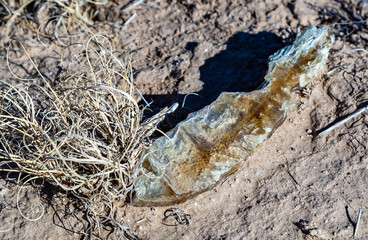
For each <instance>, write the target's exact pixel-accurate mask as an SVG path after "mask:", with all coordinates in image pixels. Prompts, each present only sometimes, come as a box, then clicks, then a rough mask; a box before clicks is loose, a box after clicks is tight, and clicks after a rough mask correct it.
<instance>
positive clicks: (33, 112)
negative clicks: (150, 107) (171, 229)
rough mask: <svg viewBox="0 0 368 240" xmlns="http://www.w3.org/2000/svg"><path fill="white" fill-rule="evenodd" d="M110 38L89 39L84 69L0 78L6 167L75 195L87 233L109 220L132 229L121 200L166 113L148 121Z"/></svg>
mask: <svg viewBox="0 0 368 240" xmlns="http://www.w3.org/2000/svg"><path fill="white" fill-rule="evenodd" d="M108 43H109V42H108V41H107V39H106V38H104V37H101V36H100V37H99V36H93V37H92V38H90V39H89V41H88V42H87V43H86V45H85V49H84V51H83V52H82V53H81V54H78V53H76V54H75V58H76V59H77V62H78V64H79V65H78V69H79V71H78V72H73V73H71V72H70V71H68V69H66V70H65V72H64V74H63V77H62V79H60V80H59V81H58V82H57V84H54V85H52V82H50V81H49V80H48V79H46V78H45V77H44V76H43V75H42V74H41V73H40V72H38V73H39V77H38V78H36V79H32V80H27V81H25V80H23V81H24V82H23V83H21V84H17V85H14V84H11V83H9V82H6V81H0V83H1V86H0V167H1V168H0V171H1V170H2V171H11V172H18V173H25V174H26V175H31V176H35V177H36V178H42V179H44V180H46V181H47V182H49V183H51V184H53V185H56V186H59V187H61V188H62V189H63V190H65V191H67V192H69V193H72V194H73V195H74V196H76V197H77V198H78V199H80V200H81V202H82V205H84V208H85V210H86V211H87V216H88V217H87V220H88V221H89V223H90V224H89V225H90V229H89V231H87V232H93V233H94V234H96V235H100V234H101V232H100V230H101V228H102V226H103V225H104V224H107V223H108V224H110V225H111V224H112V225H113V226H114V228H115V230H122V231H123V232H125V233H126V232H129V229H128V228H127V227H126V226H125V225H124V223H123V221H122V220H121V218H120V217H119V214H118V212H117V211H116V205H115V203H116V201H118V200H122V201H125V200H127V198H128V197H129V194H130V193H131V192H132V190H133V187H134V181H135V179H136V176H137V175H138V174H139V171H140V164H141V159H142V158H143V157H142V152H143V151H144V150H145V149H147V148H148V147H149V145H150V143H151V142H150V140H149V136H150V135H151V134H152V133H153V131H154V130H155V129H156V126H157V124H158V122H159V121H160V120H161V119H162V116H163V114H162V113H161V114H158V115H156V116H153V117H152V118H150V119H147V120H145V121H144V122H142V112H143V108H142V107H140V106H138V103H137V100H136V99H135V97H134V96H135V95H136V94H135V93H136V92H135V91H136V89H135V88H134V84H133V78H132V69H131V66H130V64H129V63H130V61H129V57H128V56H126V58H125V60H124V61H119V60H118V58H117V57H115V55H114V53H113V51H112V50H111V49H112V48H111V46H109V45H108ZM24 50H25V49H24ZM30 61H31V62H32V64H33V65H34V68H35V69H36V70H37V67H36V65H35V64H34V62H33V61H32V60H31V59H30ZM37 71H38V70H37ZM17 78H19V77H17ZM164 111H165V110H164Z"/></svg>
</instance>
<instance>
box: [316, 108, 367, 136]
mask: <svg viewBox="0 0 368 240" xmlns="http://www.w3.org/2000/svg"><path fill="white" fill-rule="evenodd" d="M367 109H368V105H366V106H365V107H362V108H360V109H358V110H356V111H355V112H353V113H351V114H349V115H348V116H346V117H345V118H344V119H342V120H340V121H338V122H336V123H334V124H332V125H331V126H329V127H327V128H326V129H325V130H323V131H321V132H320V133H318V136H322V135H324V134H326V133H328V132H330V131H332V130H334V129H335V128H337V127H340V126H341V125H342V124H344V123H346V122H348V121H349V120H351V119H352V118H354V117H356V116H358V115H359V114H361V113H363V112H365V111H366V110H367ZM317 132H319V131H317Z"/></svg>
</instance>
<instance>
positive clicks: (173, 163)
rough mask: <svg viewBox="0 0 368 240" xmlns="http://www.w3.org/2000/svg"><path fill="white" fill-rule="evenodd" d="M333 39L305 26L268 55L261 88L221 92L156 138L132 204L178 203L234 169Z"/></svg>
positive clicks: (279, 118)
mask: <svg viewBox="0 0 368 240" xmlns="http://www.w3.org/2000/svg"><path fill="white" fill-rule="evenodd" d="M333 42H334V36H333V35H332V34H331V32H330V31H329V30H328V28H326V27H321V28H316V27H315V26H312V27H310V28H309V29H307V30H306V31H305V32H304V33H303V34H301V35H300V36H298V37H297V38H296V40H295V42H294V44H293V45H291V46H287V47H285V48H283V49H281V50H279V51H278V52H276V53H275V54H273V55H272V56H270V58H269V69H268V73H267V75H266V76H265V82H264V84H263V86H262V88H261V89H259V90H256V91H253V92H224V93H222V94H221V95H220V96H219V97H218V99H217V100H215V101H214V102H213V103H211V104H210V105H208V106H206V107H204V108H203V109H201V110H199V111H197V112H195V113H193V114H191V115H189V116H188V118H187V119H186V120H184V121H182V122H181V123H179V124H178V125H177V126H176V127H175V128H174V129H172V130H171V131H170V132H168V133H167V137H166V136H163V137H160V138H158V139H157V140H156V141H155V142H154V143H153V144H152V146H151V147H150V149H149V150H148V155H147V156H146V158H145V159H144V161H143V164H142V172H143V173H142V174H141V175H140V176H138V178H137V181H136V184H135V196H134V199H133V204H134V205H136V206H154V205H168V204H174V203H178V202H182V201H184V200H186V199H188V198H190V197H193V196H195V195H197V194H199V193H201V192H204V191H206V190H209V189H211V188H213V187H214V186H215V185H216V184H218V183H220V182H222V181H224V180H225V179H226V177H228V176H229V175H231V174H232V173H234V172H235V171H236V170H237V169H238V168H239V166H240V165H241V164H242V162H243V161H244V160H245V159H246V158H247V157H249V156H250V154H252V152H253V151H254V150H255V149H256V148H257V147H258V146H259V145H260V144H261V143H262V142H263V141H264V140H265V139H267V138H268V137H269V136H271V134H272V133H273V131H274V130H275V129H276V128H277V127H278V126H279V125H280V124H281V123H282V122H283V121H284V119H285V118H286V116H287V115H288V114H289V113H290V112H291V111H292V110H293V109H294V108H295V104H294V102H293V100H292V98H291V92H292V91H293V89H294V88H295V87H299V88H303V87H305V86H306V85H307V84H308V83H309V82H310V81H311V79H312V78H313V77H314V76H315V75H316V74H317V73H318V72H319V71H320V70H321V69H322V68H323V67H324V66H325V63H326V60H327V57H328V53H329V49H330V48H331V46H332V44H333Z"/></svg>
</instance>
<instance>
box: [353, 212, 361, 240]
mask: <svg viewBox="0 0 368 240" xmlns="http://www.w3.org/2000/svg"><path fill="white" fill-rule="evenodd" d="M361 215H362V207H360V208H359V211H358V217H357V221H356V224H355V228H354V237H355V236H356V234H357V232H358V226H359V222H360V216H361Z"/></svg>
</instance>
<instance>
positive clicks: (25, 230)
mask: <svg viewBox="0 0 368 240" xmlns="http://www.w3.org/2000/svg"><path fill="white" fill-rule="evenodd" d="M132 2H133V3H134V4H130V5H129V1H125V2H123V1H121V2H119V1H111V2H110V1H108V2H107V3H106V4H104V5H98V7H97V8H96V14H95V16H94V18H93V23H92V24H91V25H90V26H89V27H90V28H91V29H92V30H93V31H94V32H97V33H100V34H104V35H107V36H109V37H110V38H111V39H113V44H114V45H115V48H116V49H117V50H118V51H122V52H129V55H130V57H131V64H132V67H133V73H134V83H135V86H136V88H138V89H139V90H140V92H141V93H142V95H143V96H144V98H145V99H146V101H148V102H151V105H150V106H151V107H150V108H151V109H152V112H153V113H157V112H158V111H159V110H160V109H162V108H164V107H166V106H169V105H171V104H172V103H174V102H178V103H179V104H180V105H179V108H178V110H177V111H176V112H175V113H173V114H170V115H169V116H167V118H166V119H165V122H164V123H163V124H162V125H161V129H162V130H163V131H168V130H169V129H171V128H173V127H174V126H175V125H176V124H177V123H178V122H180V121H182V120H184V119H185V118H186V116H187V115H188V114H189V113H191V112H194V111H197V110H199V109H201V108H203V107H204V106H206V105H208V104H209V103H211V102H212V101H213V100H215V99H216V98H217V97H218V96H219V94H220V93H221V92H224V91H229V92H238V91H252V90H254V89H256V88H257V87H258V86H259V85H260V84H261V83H262V81H263V77H264V75H265V72H266V71H267V59H268V57H269V56H270V55H271V54H272V53H274V52H275V51H277V50H278V49H280V48H282V47H284V46H286V45H289V44H291V43H292V42H293V40H294V39H295V37H296V36H297V35H298V34H299V33H301V32H302V31H304V30H305V29H307V28H308V27H309V26H311V25H316V26H328V27H329V28H330V29H331V30H332V31H333V32H334V34H335V37H336V41H335V43H334V46H333V47H332V49H331V52H330V56H329V60H328V62H327V65H326V67H325V69H324V70H323V73H321V74H319V75H318V76H316V77H315V78H314V80H313V82H312V83H311V84H310V85H308V88H307V89H306V90H305V91H304V92H302V93H301V92H295V93H294V96H293V97H294V99H295V102H296V103H297V109H296V110H295V111H294V112H292V113H291V114H290V115H289V116H288V118H287V119H286V120H285V122H284V123H283V124H282V125H281V126H280V127H279V128H278V129H277V130H276V131H275V132H274V134H273V135H272V137H270V138H269V139H268V140H267V141H265V142H264V143H263V145H262V146H261V147H260V148H258V149H257V150H256V152H255V153H254V154H253V155H252V156H251V157H250V158H248V159H246V160H245V161H244V164H243V165H242V167H241V168H240V169H239V170H238V171H237V172H236V173H235V174H233V175H232V176H230V177H229V178H228V179H226V181H224V182H223V183H222V184H220V185H218V186H216V187H215V188H214V189H212V190H210V191H207V192H204V193H202V194H200V195H198V196H196V197H194V198H192V199H189V200H187V201H185V202H184V203H180V204H176V205H173V206H163V207H134V206H131V205H130V204H129V203H124V202H121V203H118V206H119V210H118V211H119V212H121V213H122V214H123V218H124V222H125V223H126V225H127V226H128V227H129V228H130V229H131V231H132V233H133V234H134V235H135V236H136V238H137V239H188V240H189V239H190V240H192V239H208V240H210V239H216V240H220V239H221V240H225V239H244V240H245V239H353V234H354V229H355V226H356V220H357V215H358V210H359V208H362V214H361V218H360V223H359V228H358V229H357V232H356V236H355V238H354V239H368V156H367V144H368V132H367V129H366V127H367V126H368V122H367V116H366V113H362V114H360V115H359V116H357V117H355V118H353V119H352V120H350V121H349V122H347V123H345V124H343V125H342V126H340V127H338V128H336V129H334V130H332V131H330V132H328V133H327V134H324V135H323V136H316V135H314V134H313V133H314V132H316V131H318V130H320V129H323V128H325V127H326V126H328V125H329V124H331V123H334V122H336V121H338V120H340V119H343V118H345V117H346V116H348V115H349V114H351V113H352V112H354V111H355V110H356V109H358V108H359V107H361V106H365V104H366V101H367V98H368V95H367V90H368V85H367V75H368V66H367V53H368V51H367V50H368V49H367V44H368V22H367V21H368V20H367V17H368V2H366V1H363V0H346V1H343V0H318V1H317V0H311V1H306V0H275V1H270V0H246V1H238V0H222V1H221V0H213V1H208V0H203V1H191V0H183V1H179V0H178V1H176V0H163V1H159V0H152V1H147V0H146V1H132ZM1 6H2V5H1V4H0V11H6V10H5V8H4V7H1ZM127 6H129V7H127ZM30 7H32V6H31V5H30ZM0 13H1V12H0ZM3 15H4V14H3ZM3 15H1V16H3ZM42 17H44V16H39V18H42ZM19 21H20V20H19ZM18 26H23V27H18ZM25 26H26V25H22V24H19V25H14V26H13V27H14V28H13V29H12V31H11V32H10V33H6V34H5V32H2V36H1V37H2V39H1V41H2V43H1V44H2V49H0V76H1V77H2V79H3V80H9V81H13V80H12V79H13V78H12V75H11V73H10V72H9V70H8V67H7V66H8V63H7V60H6V59H7V57H6V54H7V51H6V46H7V45H6V44H7V43H8V41H9V39H11V38H13V39H14V38H15V39H17V40H19V41H21V42H22V43H23V44H24V45H25V46H26V47H27V48H28V49H29V52H30V55H31V57H32V58H33V59H34V60H35V63H36V64H37V65H38V66H39V68H40V70H41V71H42V72H44V73H45V74H48V76H50V79H53V78H52V76H56V75H57V72H58V68H57V66H58V64H59V63H58V60H57V58H52V57H50V56H52V54H53V53H52V51H51V50H50V49H48V48H45V46H43V45H42V44H37V37H36V35H35V34H34V32H33V31H31V30H30V29H29V28H27V27H25ZM366 49H367V50H366ZM19 59H20V60H19V62H16V63H17V64H18V68H17V69H18V70H17V71H18V72H17V73H18V74H23V76H26V75H27V74H28V73H27V71H26V69H27V67H24V68H20V67H19V66H21V65H22V64H25V65H27V64H29V63H27V59H26V58H21V57H19ZM11 64H15V63H14V62H11ZM27 66H28V65H27ZM74 67H78V66H74ZM192 93H195V94H192ZM184 98H185V105H184V106H183V101H184ZM141 103H142V104H143V101H142V99H141ZM150 114H151V113H150V112H147V116H149V115H150ZM53 190H54V187H53V186H52V185H50V184H48V183H42V184H40V185H31V186H28V187H27V188H24V189H23V190H22V191H21V192H18V191H17V186H16V184H14V182H12V181H9V180H7V178H6V177H5V175H4V176H2V178H1V179H0V230H1V232H0V238H1V239H58V240H61V239H88V236H89V235H88V234H85V235H83V234H80V233H77V232H76V231H75V229H81V228H82V226H83V225H84V224H85V220H83V217H81V218H80V219H79V218H74V220H70V219H69V218H68V216H71V215H73V214H72V212H73V211H78V208H77V207H76V206H74V205H73V204H70V203H68V204H67V202H68V199H64V200H63V199H62V198H58V199H56V198H54V197H53V194H54V193H53ZM40 193H41V194H40ZM17 198H18V199H20V200H21V201H19V204H20V207H21V208H24V209H26V211H31V210H32V209H31V206H32V204H41V205H42V206H43V209H44V214H43V216H42V218H41V219H39V220H37V221H30V220H27V219H26V218H24V217H22V216H21V215H20V214H19V211H18V208H17ZM27 206H28V207H27ZM66 206H68V207H66ZM172 212H174V213H178V214H177V215H175V214H173V215H171V216H168V214H169V213H172ZM179 213H180V215H179ZM165 216H168V217H165ZM178 216H181V219H179V218H178ZM73 229H74V230H73ZM115 237H116V236H111V235H107V236H106V238H107V239H115ZM92 239H95V237H94V236H92Z"/></svg>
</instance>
